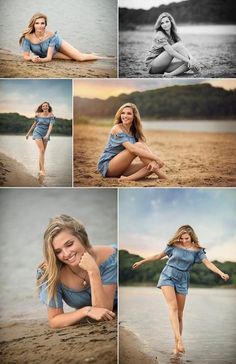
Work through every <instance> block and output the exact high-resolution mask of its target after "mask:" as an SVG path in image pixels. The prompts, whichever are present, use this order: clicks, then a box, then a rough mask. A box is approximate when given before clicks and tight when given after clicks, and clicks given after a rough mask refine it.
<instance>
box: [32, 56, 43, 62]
mask: <svg viewBox="0 0 236 364" xmlns="http://www.w3.org/2000/svg"><path fill="white" fill-rule="evenodd" d="M31 61H32V62H34V63H39V62H41V58H40V57H39V56H35V57H32V58H31Z"/></svg>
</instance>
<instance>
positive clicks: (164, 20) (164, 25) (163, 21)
mask: <svg viewBox="0 0 236 364" xmlns="http://www.w3.org/2000/svg"><path fill="white" fill-rule="evenodd" d="M161 27H162V29H163V30H165V31H168V30H170V29H171V21H170V19H169V18H168V17H167V16H164V18H162V19H161Z"/></svg>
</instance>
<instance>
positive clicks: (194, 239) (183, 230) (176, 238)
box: [168, 225, 202, 248]
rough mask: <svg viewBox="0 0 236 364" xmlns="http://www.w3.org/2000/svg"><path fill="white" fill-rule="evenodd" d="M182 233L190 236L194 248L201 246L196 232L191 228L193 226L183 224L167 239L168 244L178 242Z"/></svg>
mask: <svg viewBox="0 0 236 364" xmlns="http://www.w3.org/2000/svg"><path fill="white" fill-rule="evenodd" d="M183 234H189V235H190V237H191V242H192V244H193V245H194V247H195V248H202V246H200V244H199V241H198V237H197V234H196V233H195V231H194V230H193V228H192V227H191V226H190V225H183V226H180V228H179V229H178V230H177V231H176V233H175V234H174V236H173V237H172V238H171V239H170V240H169V242H168V245H175V244H179V243H180V238H181V236H182V235H183Z"/></svg>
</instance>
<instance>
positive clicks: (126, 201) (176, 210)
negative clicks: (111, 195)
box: [119, 188, 236, 262]
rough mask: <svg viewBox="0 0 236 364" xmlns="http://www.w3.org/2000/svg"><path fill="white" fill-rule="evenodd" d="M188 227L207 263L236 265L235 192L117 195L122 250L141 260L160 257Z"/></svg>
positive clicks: (173, 190) (144, 191)
mask: <svg viewBox="0 0 236 364" xmlns="http://www.w3.org/2000/svg"><path fill="white" fill-rule="evenodd" d="M186 224H188V225H191V226H192V227H193V228H194V230H195V232H196V234H197V236H198V238H199V241H200V243H201V245H202V246H203V247H204V248H206V252H207V257H208V258H209V260H215V259H217V260H218V261H222V262H224V261H226V260H229V261H234V262H235V261H236V189H235V188H183V189H182V188H149V189H144V188H143V189H137V188H134V189H131V188H129V189H128V188H127V189H120V190H119V241H120V249H125V250H128V251H129V252H130V253H134V254H139V255H140V256H142V257H147V256H151V255H154V254H157V253H158V252H160V251H162V250H164V248H165V246H166V243H167V242H168V240H169V239H170V238H172V236H173V235H174V233H175V232H176V231H177V229H178V228H179V227H180V226H181V225H186Z"/></svg>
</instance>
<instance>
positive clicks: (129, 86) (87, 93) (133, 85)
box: [74, 78, 236, 99]
mask: <svg viewBox="0 0 236 364" xmlns="http://www.w3.org/2000/svg"><path fill="white" fill-rule="evenodd" d="M199 83H210V84H211V85H212V86H215V87H223V88H225V89H226V90H229V89H235V88H236V80H234V79H205V80H203V79H150V78H149V79H119V80H116V79H106V80H99V79H96V80H93V79H87V80H82V79H80V80H76V81H74V95H75V96H80V97H87V98H91V99H92V98H99V99H107V98H108V97H110V96H118V95H120V94H122V93H126V94H130V93H131V92H134V91H145V90H151V89H156V88H161V87H168V86H173V85H193V84H199Z"/></svg>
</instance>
